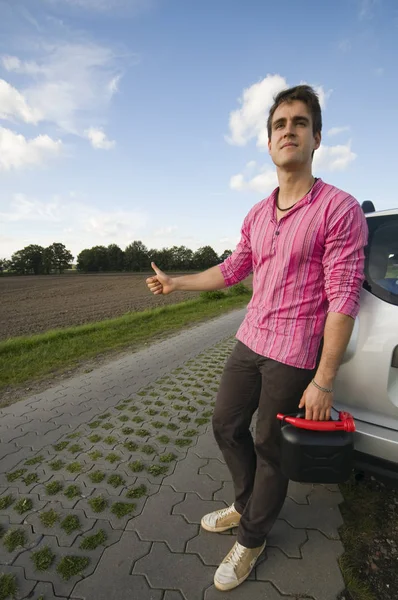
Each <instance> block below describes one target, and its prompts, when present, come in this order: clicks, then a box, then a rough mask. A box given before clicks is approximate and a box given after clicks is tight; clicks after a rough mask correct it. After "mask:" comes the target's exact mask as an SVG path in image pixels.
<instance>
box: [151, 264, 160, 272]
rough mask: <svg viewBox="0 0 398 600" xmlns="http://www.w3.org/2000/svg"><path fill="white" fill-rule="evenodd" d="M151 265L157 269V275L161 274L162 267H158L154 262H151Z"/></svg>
mask: <svg viewBox="0 0 398 600" xmlns="http://www.w3.org/2000/svg"><path fill="white" fill-rule="evenodd" d="M151 267H152V269H153V270H154V271H155V273H156V275H159V274H160V273H161V271H160V269H158V267H157V266H156V265H155V263H154V262H151Z"/></svg>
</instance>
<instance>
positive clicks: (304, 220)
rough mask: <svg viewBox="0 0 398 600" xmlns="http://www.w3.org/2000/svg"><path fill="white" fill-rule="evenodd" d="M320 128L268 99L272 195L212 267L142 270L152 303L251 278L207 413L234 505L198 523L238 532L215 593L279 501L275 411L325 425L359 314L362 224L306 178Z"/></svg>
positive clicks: (306, 104)
mask: <svg viewBox="0 0 398 600" xmlns="http://www.w3.org/2000/svg"><path fill="white" fill-rule="evenodd" d="M321 130H322V117H321V109H320V105H319V101H318V97H317V95H316V94H315V92H314V90H313V89H312V88H310V87H309V86H306V85H300V86H297V87H294V88H291V89H288V90H285V91H282V92H281V93H279V94H278V95H277V96H276V98H275V103H274V105H273V106H272V107H271V110H270V114H269V118H268V139H269V141H268V148H269V153H270V155H271V157H272V160H273V162H274V163H275V165H276V169H277V174H278V181H279V187H278V188H277V189H276V190H274V191H273V192H272V194H271V195H270V196H269V198H266V199H265V200H263V201H262V202H259V203H258V204H256V205H255V206H254V207H253V208H252V209H251V210H250V211H249V213H248V215H247V216H246V218H245V220H244V222H243V227H242V231H241V240H240V242H239V244H238V246H237V248H236V250H235V251H234V252H233V254H232V255H231V256H230V257H229V258H227V259H226V260H225V261H224V262H223V263H222V264H220V265H218V266H215V267H213V268H211V269H208V270H207V271H204V272H202V273H199V274H196V275H186V276H182V277H178V278H171V277H168V276H167V275H166V274H165V273H163V272H162V271H160V270H159V269H158V268H157V266H156V265H155V264H154V263H152V267H153V269H154V271H155V273H156V275H155V276H154V277H150V278H148V279H147V284H148V287H149V289H150V290H151V291H152V292H153V293H154V294H169V293H171V292H173V291H174V290H215V289H221V288H224V287H227V286H231V285H234V284H236V283H238V282H239V281H241V280H242V279H244V278H245V277H247V276H248V275H249V273H251V272H253V296H252V299H251V301H250V303H249V305H248V310H247V315H246V317H245V319H244V321H243V323H242V325H241V327H240V329H239V331H238V333H237V335H236V337H237V340H238V341H237V344H236V346H235V348H234V350H233V352H232V354H231V356H230V357H229V359H228V361H227V363H226V366H225V370H224V373H223V375H222V379H221V384H220V389H219V392H218V395H217V401H216V405H215V409H214V416H213V429H214V435H215V438H216V440H217V443H218V445H219V447H220V449H221V451H222V453H223V456H224V459H225V462H226V464H227V465H228V468H229V470H230V472H231V476H232V479H233V483H234V489H235V502H234V504H232V506H230V507H229V508H227V509H223V510H219V511H215V512H213V513H210V514H208V515H205V516H204V517H203V519H202V523H201V524H202V527H203V528H204V529H206V530H207V531H213V532H220V531H226V530H227V529H231V528H232V527H236V526H238V536H237V542H236V543H235V544H234V546H233V548H232V550H231V551H230V553H229V554H228V555H227V556H226V557H225V559H224V560H223V562H222V563H221V565H220V566H219V568H218V569H217V571H216V573H215V577H214V583H215V586H216V587H217V588H218V589H220V590H230V589H232V588H234V587H236V586H238V585H239V584H240V583H242V582H243V581H244V580H245V579H247V577H248V576H249V574H250V572H251V570H252V569H253V567H254V564H255V562H256V560H257V558H258V557H259V555H260V554H261V552H262V551H263V549H264V547H265V541H266V537H267V534H268V532H269V531H270V529H271V527H272V526H273V524H274V522H275V520H276V518H277V516H278V514H279V512H280V510H281V508H282V505H283V503H284V500H285V498H286V493H287V486H288V480H287V479H286V477H285V476H284V475H283V474H282V472H281V471H280V466H279V464H280V459H279V454H280V424H279V422H278V421H277V419H276V414H277V413H278V412H282V413H292V412H295V411H297V409H298V408H305V417H306V418H307V419H315V420H325V419H329V417H330V412H331V406H332V402H333V382H334V379H335V376H336V373H337V369H338V367H339V364H340V362H341V359H342V357H343V355H344V352H345V349H346V347H347V344H348V341H349V339H350V336H351V332H352V329H353V325H354V319H355V316H356V315H357V313H358V310H359V304H358V300H359V294H360V289H361V285H362V281H363V266H364V251H363V249H364V246H365V245H366V243H367V225H366V221H365V218H364V215H363V212H362V210H361V208H360V206H359V204H358V202H357V201H356V200H355V199H354V198H353V197H352V196H350V195H349V194H347V193H346V192H343V191H341V190H339V189H337V188H335V187H333V186H331V185H328V184H326V183H324V182H323V181H322V180H321V179H316V178H314V177H313V175H312V158H313V155H314V152H315V151H316V150H317V149H318V148H319V146H320V143H321ZM322 338H323V344H322V345H321V341H322ZM256 409H258V417H257V424H256V435H255V440H254V441H253V439H252V436H251V433H250V430H249V427H250V423H251V420H252V416H253V413H254V412H255V410H256Z"/></svg>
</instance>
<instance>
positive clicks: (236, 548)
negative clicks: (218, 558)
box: [214, 542, 265, 592]
mask: <svg viewBox="0 0 398 600" xmlns="http://www.w3.org/2000/svg"><path fill="white" fill-rule="evenodd" d="M264 548H265V542H264V544H263V545H262V546H260V547H258V548H246V547H245V546H242V545H241V544H239V542H235V544H234V545H233V547H232V550H231V551H230V552H229V553H228V554H227V556H226V557H225V558H224V560H223V561H222V563H221V565H220V566H219V567H218V569H217V571H216V572H215V575H214V585H215V586H216V588H217V589H218V590H221V591H223V592H225V591H227V590H232V589H233V588H236V587H237V586H238V585H240V584H241V583H243V582H244V581H245V580H246V579H247V578H248V577H249V575H250V573H251V572H252V570H253V567H254V565H255V564H256V561H257V559H258V557H259V556H260V554H261V553H262V551H263V550H264Z"/></svg>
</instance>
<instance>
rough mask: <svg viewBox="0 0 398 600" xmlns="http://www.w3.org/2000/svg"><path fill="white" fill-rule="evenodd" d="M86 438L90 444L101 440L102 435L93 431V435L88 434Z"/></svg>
mask: <svg viewBox="0 0 398 600" xmlns="http://www.w3.org/2000/svg"><path fill="white" fill-rule="evenodd" d="M88 439H89V441H90V442H91V443H92V444H96V443H97V442H100V441H101V440H102V437H101V436H100V435H98V434H97V433H93V435H89V436H88Z"/></svg>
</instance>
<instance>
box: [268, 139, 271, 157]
mask: <svg viewBox="0 0 398 600" xmlns="http://www.w3.org/2000/svg"><path fill="white" fill-rule="evenodd" d="M268 154H271V140H270V139H269V138H268Z"/></svg>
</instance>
